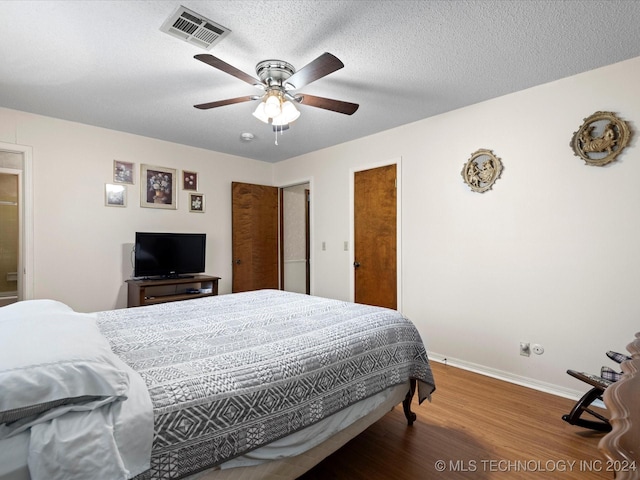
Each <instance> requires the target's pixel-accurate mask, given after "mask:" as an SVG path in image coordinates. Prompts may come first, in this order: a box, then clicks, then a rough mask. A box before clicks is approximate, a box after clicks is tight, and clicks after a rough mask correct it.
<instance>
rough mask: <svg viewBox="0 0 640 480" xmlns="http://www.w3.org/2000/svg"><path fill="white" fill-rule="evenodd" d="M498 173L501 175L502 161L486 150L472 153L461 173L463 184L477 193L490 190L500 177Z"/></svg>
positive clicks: (482, 149)
mask: <svg viewBox="0 0 640 480" xmlns="http://www.w3.org/2000/svg"><path fill="white" fill-rule="evenodd" d="M500 173H502V160H500V158H498V157H496V156H495V155H494V153H493V152H492V151H491V150H487V149H486V148H481V149H480V150H476V151H475V152H473V153H472V154H471V158H469V160H467V163H465V164H464V167H462V172H461V174H462V178H463V179H464V183H466V184H467V185H469V187H470V188H471V190H472V191H474V192H478V193H483V192H486V191H487V190H489V189H491V187H492V186H493V184H494V183H495V181H496V180H497V179H498V178H499V177H500Z"/></svg>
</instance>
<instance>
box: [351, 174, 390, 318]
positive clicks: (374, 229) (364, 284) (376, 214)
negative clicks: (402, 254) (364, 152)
mask: <svg viewBox="0 0 640 480" xmlns="http://www.w3.org/2000/svg"><path fill="white" fill-rule="evenodd" d="M396 193H397V190H396V165H395V164H394V165H388V166H385V167H379V168H373V169H370V170H363V171H360V172H355V175H354V219H353V220H354V222H353V225H354V260H355V262H354V264H353V267H354V270H355V274H354V280H355V285H354V291H355V301H356V302H357V303H365V304H368V305H377V306H380V307H387V308H392V309H396V308H397V303H398V296H397V294H398V280H397V232H396V223H397V198H396Z"/></svg>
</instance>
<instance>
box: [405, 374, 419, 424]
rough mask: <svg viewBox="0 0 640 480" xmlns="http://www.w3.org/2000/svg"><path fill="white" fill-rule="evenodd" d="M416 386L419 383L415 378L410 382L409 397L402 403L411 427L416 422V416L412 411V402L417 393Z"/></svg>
mask: <svg viewBox="0 0 640 480" xmlns="http://www.w3.org/2000/svg"><path fill="white" fill-rule="evenodd" d="M416 384H417V381H416V379H415V378H412V379H411V380H409V392H407V396H406V397H405V398H404V400H403V401H402V408H403V409H404V416H405V417H407V423H408V424H409V426H411V425H413V422H414V421H415V420H416V414H415V413H413V412H412V411H411V400H412V399H413V394H414V393H415V392H416Z"/></svg>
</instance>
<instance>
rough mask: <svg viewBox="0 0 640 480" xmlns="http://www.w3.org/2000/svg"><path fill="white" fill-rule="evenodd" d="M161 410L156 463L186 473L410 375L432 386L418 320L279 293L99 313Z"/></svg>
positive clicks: (155, 467) (166, 474) (156, 474)
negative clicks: (414, 321)
mask: <svg viewBox="0 0 640 480" xmlns="http://www.w3.org/2000/svg"><path fill="white" fill-rule="evenodd" d="M97 316H98V325H99V327H100V329H101V331H102V332H103V334H104V335H105V336H106V337H107V339H108V340H109V342H110V344H111V346H112V349H113V350H114V352H115V353H116V354H117V355H118V356H119V357H120V358H122V359H123V360H124V361H125V362H126V363H127V364H129V365H130V366H131V367H132V368H133V369H134V370H136V371H137V372H138V373H139V374H140V375H141V376H142V378H143V379H144V380H145V382H146V384H147V387H148V390H149V394H150V396H151V400H152V403H153V408H154V427H155V428H154V440H153V449H152V458H151V470H150V471H149V472H146V473H145V474H143V475H142V476H141V477H140V478H167V479H174V478H181V477H184V476H186V475H189V474H192V473H195V472H197V471H200V470H203V469H206V468H209V467H212V466H215V465H218V464H220V463H222V462H224V461H225V460H228V459H231V458H234V457H236V456H238V455H242V454H243V453H246V452H247V451H250V450H252V449H255V448H257V447H259V446H261V445H265V444H267V443H269V442H272V441H274V440H276V439H278V438H281V437H283V436H286V435H288V434H290V433H292V432H295V431H297V430H300V429H302V428H304V427H306V426H308V425H311V424H313V423H315V422H317V421H319V420H321V419H323V418H324V417H326V416H329V415H331V414H333V413H334V412H336V411H339V410H340V409H342V408H345V407H347V406H349V405H351V404H353V403H355V402H357V401H359V400H361V399H363V398H366V397H369V396H372V395H374V394H376V393H378V392H380V391H382V390H384V389H386V388H387V387H390V386H394V385H398V384H400V383H403V382H406V381H407V380H408V379H410V378H413V379H417V380H418V396H419V397H418V398H419V401H420V402H422V401H423V400H424V399H425V398H427V397H428V396H429V395H430V394H431V392H432V391H433V390H434V382H433V377H432V374H431V369H430V367H429V362H428V359H427V354H426V351H425V348H424V346H423V344H422V341H421V339H420V335H419V333H418V331H417V330H416V328H415V326H414V325H413V324H412V323H411V322H410V321H409V320H407V319H406V318H404V317H403V316H402V315H401V314H399V313H398V312H396V311H394V310H388V309H383V308H378V307H370V306H366V305H359V304H354V303H349V302H342V301H337V300H329V299H325V298H319V297H312V296H308V295H301V294H295V293H288V292H282V291H278V290H261V291H256V292H246V293H239V294H233V295H221V296H217V297H207V298H201V299H194V300H188V301H183V302H175V303H165V304H160V305H154V306H148V307H139V308H130V309H122V310H112V311H107V312H100V313H98V314H97Z"/></svg>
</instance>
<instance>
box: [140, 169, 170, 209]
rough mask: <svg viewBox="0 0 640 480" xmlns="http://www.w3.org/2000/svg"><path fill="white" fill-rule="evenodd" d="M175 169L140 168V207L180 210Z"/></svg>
mask: <svg viewBox="0 0 640 480" xmlns="http://www.w3.org/2000/svg"><path fill="white" fill-rule="evenodd" d="M175 182H176V170H175V169H174V168H164V167H153V166H151V165H141V166H140V206H141V207H149V208H165V209H170V210H176V209H177V208H178V203H177V197H176V185H175Z"/></svg>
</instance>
